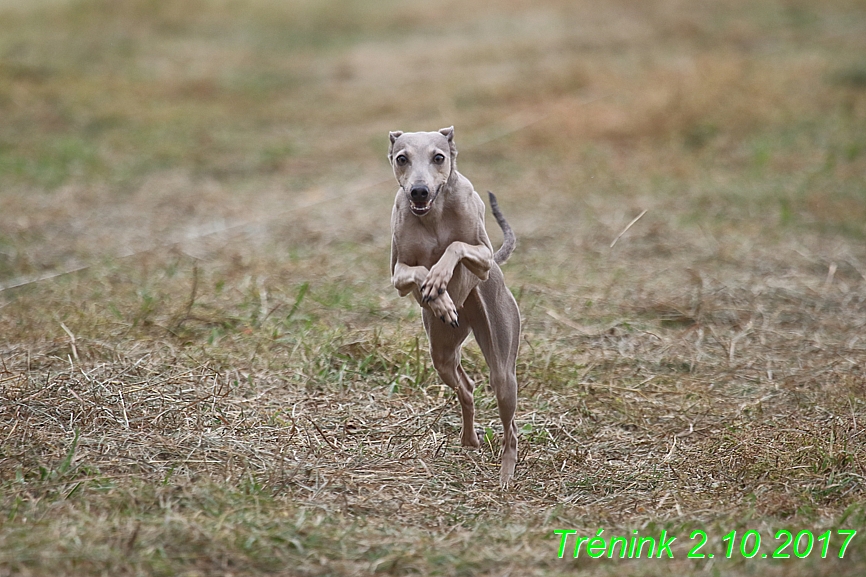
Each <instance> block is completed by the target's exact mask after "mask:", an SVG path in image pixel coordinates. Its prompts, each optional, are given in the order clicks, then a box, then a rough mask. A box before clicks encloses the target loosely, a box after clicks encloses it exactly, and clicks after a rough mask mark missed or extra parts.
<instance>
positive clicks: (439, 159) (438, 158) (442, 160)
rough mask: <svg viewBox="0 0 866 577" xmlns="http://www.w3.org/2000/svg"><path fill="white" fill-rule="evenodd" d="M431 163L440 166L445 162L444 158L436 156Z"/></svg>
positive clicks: (439, 155)
mask: <svg viewBox="0 0 866 577" xmlns="http://www.w3.org/2000/svg"><path fill="white" fill-rule="evenodd" d="M433 162H435V163H436V164H442V163H443V162H445V156H443V155H441V154H437V155H436V156H434V157H433Z"/></svg>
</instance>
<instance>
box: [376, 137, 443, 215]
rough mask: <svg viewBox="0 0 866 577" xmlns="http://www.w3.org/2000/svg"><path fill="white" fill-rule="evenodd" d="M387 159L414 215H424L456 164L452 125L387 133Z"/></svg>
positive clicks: (428, 210)
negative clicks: (422, 130) (388, 137)
mask: <svg viewBox="0 0 866 577" xmlns="http://www.w3.org/2000/svg"><path fill="white" fill-rule="evenodd" d="M390 138H391V146H390V148H389V149H388V160H390V161H391V167H392V168H393V169H394V176H395V177H396V178H397V182H398V183H399V184H400V188H401V189H402V190H403V193H404V194H405V195H406V198H407V200H408V201H409V208H410V209H411V210H412V213H413V214H415V215H416V216H424V215H425V214H427V213H428V212H430V209H431V208H432V206H433V202H434V201H435V200H436V197H438V196H439V193H440V192H442V190H443V189H444V188H445V186H446V185H447V184H448V182H449V181H450V180H451V178H452V177H453V176H454V171H455V169H456V166H457V147H456V146H455V145H454V127H453V126H450V127H448V128H443V129H442V130H440V131H438V132H407V133H403V132H400V131H397V132H392V133H391V134H390Z"/></svg>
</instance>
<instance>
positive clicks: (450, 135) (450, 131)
mask: <svg viewBox="0 0 866 577" xmlns="http://www.w3.org/2000/svg"><path fill="white" fill-rule="evenodd" d="M439 134H441V135H442V136H444V137H445V138H447V139H448V147H449V148H450V152H451V166H452V167H453V166H454V163H455V162H456V161H457V145H456V144H454V127H453V126H449V127H448V128H440V129H439Z"/></svg>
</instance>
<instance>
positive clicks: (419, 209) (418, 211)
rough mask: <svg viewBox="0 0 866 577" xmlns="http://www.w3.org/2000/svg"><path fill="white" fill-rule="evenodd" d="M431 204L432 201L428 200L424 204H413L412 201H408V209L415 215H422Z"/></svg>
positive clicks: (427, 210)
mask: <svg viewBox="0 0 866 577" xmlns="http://www.w3.org/2000/svg"><path fill="white" fill-rule="evenodd" d="M431 206H432V203H430V202H425V203H424V204H415V203H414V202H410V203H409V209H410V210H411V211H412V214H414V215H415V216H424V215H425V214H427V213H428V212H430V207H431Z"/></svg>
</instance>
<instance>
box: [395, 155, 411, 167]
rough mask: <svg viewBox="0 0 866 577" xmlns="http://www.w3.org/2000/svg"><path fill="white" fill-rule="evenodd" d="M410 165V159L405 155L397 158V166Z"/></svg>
mask: <svg viewBox="0 0 866 577" xmlns="http://www.w3.org/2000/svg"><path fill="white" fill-rule="evenodd" d="M408 163H409V159H408V158H406V155H405V154H401V155H400V156H398V157H397V166H406V165H407V164H408Z"/></svg>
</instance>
